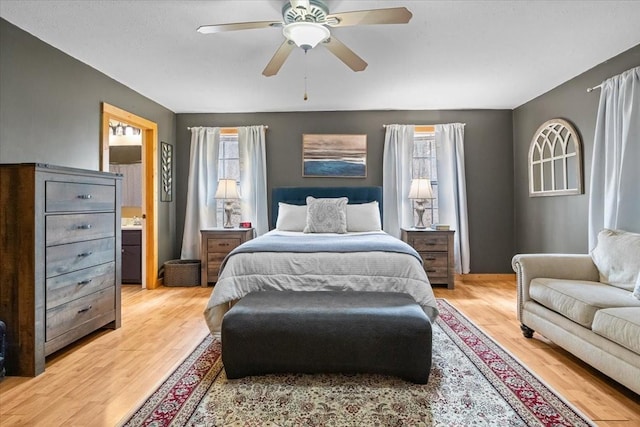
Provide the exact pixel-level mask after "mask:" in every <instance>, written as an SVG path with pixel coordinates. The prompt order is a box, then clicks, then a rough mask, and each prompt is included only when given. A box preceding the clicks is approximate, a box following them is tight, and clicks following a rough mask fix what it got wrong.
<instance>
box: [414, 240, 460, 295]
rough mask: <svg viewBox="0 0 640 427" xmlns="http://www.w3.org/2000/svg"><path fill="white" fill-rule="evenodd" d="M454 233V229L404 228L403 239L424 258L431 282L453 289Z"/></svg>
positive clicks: (425, 268)
mask: <svg viewBox="0 0 640 427" xmlns="http://www.w3.org/2000/svg"><path fill="white" fill-rule="evenodd" d="M453 233H454V231H452V230H443V231H441V230H431V229H416V228H403V229H402V240H403V241H405V242H407V243H408V244H410V245H411V246H412V247H413V248H414V249H415V250H416V251H417V252H418V253H419V254H420V257H421V258H422V261H423V263H424V270H425V272H426V273H427V277H428V278H429V282H430V283H431V284H435V285H447V288H449V289H453V287H454V284H455V281H454V275H453V269H454V259H453Z"/></svg>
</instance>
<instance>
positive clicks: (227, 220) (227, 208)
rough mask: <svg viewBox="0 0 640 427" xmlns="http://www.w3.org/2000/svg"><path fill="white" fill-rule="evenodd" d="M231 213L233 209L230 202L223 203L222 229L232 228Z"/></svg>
mask: <svg viewBox="0 0 640 427" xmlns="http://www.w3.org/2000/svg"><path fill="white" fill-rule="evenodd" d="M232 212H233V208H232V206H231V202H226V201H225V202H224V225H223V226H222V227H223V228H233V224H232V223H231V213H232Z"/></svg>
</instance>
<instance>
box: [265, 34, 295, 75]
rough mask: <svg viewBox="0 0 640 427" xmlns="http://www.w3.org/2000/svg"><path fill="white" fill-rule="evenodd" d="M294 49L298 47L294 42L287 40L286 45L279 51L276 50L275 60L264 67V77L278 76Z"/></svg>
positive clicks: (272, 59) (283, 44) (281, 46)
mask: <svg viewBox="0 0 640 427" xmlns="http://www.w3.org/2000/svg"><path fill="white" fill-rule="evenodd" d="M294 47H296V45H295V44H293V42H290V41H289V40H285V41H284V43H282V44H281V45H280V47H279V48H278V50H276V53H275V54H274V55H273V58H271V61H269V63H268V64H267V66H266V67H264V70H263V71H262V75H264V76H266V77H269V76H275V75H276V74H278V71H280V67H282V64H284V61H286V59H287V58H288V57H289V54H290V53H291V51H292V50H293V48H294Z"/></svg>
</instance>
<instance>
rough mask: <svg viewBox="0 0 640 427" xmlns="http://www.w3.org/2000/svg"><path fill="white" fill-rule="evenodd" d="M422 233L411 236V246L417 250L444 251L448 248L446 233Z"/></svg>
mask: <svg viewBox="0 0 640 427" xmlns="http://www.w3.org/2000/svg"><path fill="white" fill-rule="evenodd" d="M422 234H424V235H420V236H413V237H412V238H411V240H412V243H410V244H411V246H413V248H414V249H415V250H416V251H418V252H421V251H444V252H446V251H447V250H449V243H448V240H449V239H448V237H447V236H446V235H430V232H424V233H422Z"/></svg>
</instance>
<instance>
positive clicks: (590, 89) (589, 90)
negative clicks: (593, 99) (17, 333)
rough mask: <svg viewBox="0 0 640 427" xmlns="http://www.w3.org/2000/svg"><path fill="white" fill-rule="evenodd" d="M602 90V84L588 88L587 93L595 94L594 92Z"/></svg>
mask: <svg viewBox="0 0 640 427" xmlns="http://www.w3.org/2000/svg"><path fill="white" fill-rule="evenodd" d="M601 88H602V83H600V84H599V85H597V86H594V87H588V88H587V92H593V91H594V90H596V89H601Z"/></svg>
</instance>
